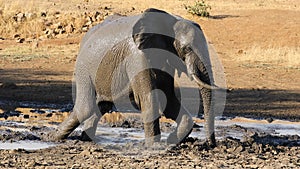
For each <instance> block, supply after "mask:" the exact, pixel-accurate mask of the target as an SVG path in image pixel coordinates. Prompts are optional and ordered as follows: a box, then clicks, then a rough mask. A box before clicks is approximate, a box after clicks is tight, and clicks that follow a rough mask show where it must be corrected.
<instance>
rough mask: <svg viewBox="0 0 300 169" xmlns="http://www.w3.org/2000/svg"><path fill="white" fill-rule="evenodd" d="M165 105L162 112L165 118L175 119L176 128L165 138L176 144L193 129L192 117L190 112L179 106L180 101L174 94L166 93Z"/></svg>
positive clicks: (168, 141)
mask: <svg viewBox="0 0 300 169" xmlns="http://www.w3.org/2000/svg"><path fill="white" fill-rule="evenodd" d="M167 99H168V100H167V106H166V109H165V111H164V114H165V116H166V117H167V118H171V119H172V120H174V121H176V123H177V127H176V130H175V131H174V132H173V133H171V134H170V135H169V137H168V139H167V143H169V144H177V143H180V142H181V141H182V140H184V139H185V138H186V137H187V136H188V135H189V134H190V133H191V131H192V129H193V125H194V122H193V119H192V116H191V115H190V113H189V112H188V111H187V110H186V109H185V108H184V107H182V106H181V104H180V101H179V100H178V99H177V98H176V97H175V94H174V95H172V94H170V95H167Z"/></svg>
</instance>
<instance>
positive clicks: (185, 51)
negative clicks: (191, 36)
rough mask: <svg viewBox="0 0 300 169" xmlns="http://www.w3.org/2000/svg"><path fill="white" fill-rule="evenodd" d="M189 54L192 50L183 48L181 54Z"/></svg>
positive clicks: (186, 47)
mask: <svg viewBox="0 0 300 169" xmlns="http://www.w3.org/2000/svg"><path fill="white" fill-rule="evenodd" d="M190 52H192V48H191V47H189V46H185V47H184V48H183V53H185V54H187V53H190Z"/></svg>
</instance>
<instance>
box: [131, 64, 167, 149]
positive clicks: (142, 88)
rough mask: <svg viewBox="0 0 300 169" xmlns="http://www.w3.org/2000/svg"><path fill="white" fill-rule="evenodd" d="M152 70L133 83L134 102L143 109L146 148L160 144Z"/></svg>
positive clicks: (145, 71)
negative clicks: (156, 143) (155, 143)
mask: <svg viewBox="0 0 300 169" xmlns="http://www.w3.org/2000/svg"><path fill="white" fill-rule="evenodd" d="M150 72H151V71H150V70H144V71H142V72H140V73H138V74H137V75H136V76H135V77H134V80H133V81H132V82H131V86H132V90H133V94H134V100H135V102H136V103H137V105H138V106H139V107H140V109H141V113H142V119H143V123H144V131H145V143H146V146H151V145H152V144H153V143H154V142H159V141H160V138H161V135H160V128H159V118H160V114H159V107H158V106H159V105H158V100H157V98H156V94H155V90H153V89H154V86H153V85H154V82H153V81H152V79H151V76H150V74H151V73H150Z"/></svg>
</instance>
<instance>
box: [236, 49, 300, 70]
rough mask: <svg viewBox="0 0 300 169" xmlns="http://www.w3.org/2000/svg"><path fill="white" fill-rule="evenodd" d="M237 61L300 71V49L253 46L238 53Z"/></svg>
mask: <svg viewBox="0 0 300 169" xmlns="http://www.w3.org/2000/svg"><path fill="white" fill-rule="evenodd" d="M236 59H237V60H238V61H241V62H243V63H249V64H267V65H273V66H283V67H288V68H297V69H300V47H277V48H275V47H269V48H261V47H260V46H253V47H252V48H250V49H248V50H246V51H239V54H238V56H236Z"/></svg>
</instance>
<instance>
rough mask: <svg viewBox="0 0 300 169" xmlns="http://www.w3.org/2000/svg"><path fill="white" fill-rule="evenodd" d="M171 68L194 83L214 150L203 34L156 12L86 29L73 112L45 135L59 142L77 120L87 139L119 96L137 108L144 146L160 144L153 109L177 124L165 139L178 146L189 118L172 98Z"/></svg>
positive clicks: (210, 83) (190, 24)
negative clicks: (139, 114) (198, 92)
mask: <svg viewBox="0 0 300 169" xmlns="http://www.w3.org/2000/svg"><path fill="white" fill-rule="evenodd" d="M175 70H177V71H178V72H185V73H187V74H188V76H189V77H190V78H191V79H193V80H195V81H196V82H197V84H198V85H199V89H200V90H199V91H200V95H201V96H202V100H203V110H204V118H205V121H206V122H205V130H206V136H207V141H208V143H209V144H210V145H211V146H215V144H216V143H215V135H214V112H213V111H212V109H211V106H212V99H211V97H212V92H211V91H212V90H213V89H217V87H216V86H215V85H214V83H213V77H212V70H211V64H210V59H209V53H208V49H207V44H206V40H205V37H204V35H203V32H202V30H201V28H200V26H199V25H198V24H196V23H194V22H192V21H189V20H185V19H183V18H180V17H178V16H174V15H171V14H168V13H166V12H164V11H161V10H157V9H148V10H146V11H145V12H144V13H142V14H141V15H136V16H129V17H121V16H113V17H109V18H107V19H106V20H105V21H104V22H103V23H101V24H99V25H97V26H95V27H94V28H92V29H91V30H89V32H88V33H87V34H86V35H85V37H84V38H83V40H82V42H81V47H80V52H79V55H78V58H77V61H76V68H75V77H76V100H75V105H74V109H73V112H72V113H71V115H70V116H69V117H68V118H67V119H66V120H65V121H64V122H63V123H61V124H60V125H59V127H58V128H57V130H56V131H53V132H52V133H51V134H50V135H51V136H52V137H53V139H64V138H66V137H67V136H68V135H69V134H70V133H71V132H72V131H73V130H74V129H75V128H76V127H77V126H78V125H79V124H80V123H81V122H83V123H84V126H83V132H82V136H81V137H82V139H83V140H91V139H93V138H94V137H95V131H96V126H97V123H98V121H99V119H100V118H101V116H102V115H103V114H105V113H107V112H109V111H110V110H112V109H114V107H116V103H115V100H117V99H118V98H120V97H122V96H124V95H125V96H128V97H127V98H129V99H130V101H131V102H132V104H134V105H135V107H137V108H138V109H140V110H141V114H142V117H143V123H144V131H145V140H146V143H147V144H150V145H151V144H152V143H153V142H155V141H159V140H160V127H159V117H160V116H161V114H160V113H159V112H160V111H159V110H162V112H163V114H164V115H165V116H166V117H167V118H171V119H173V120H174V121H176V122H177V128H176V130H175V131H174V132H173V133H171V134H170V135H169V137H168V140H167V141H168V142H169V143H179V142H180V141H181V140H182V139H184V138H185V137H187V136H188V134H189V133H190V132H191V130H192V127H193V120H192V117H191V115H190V114H189V112H188V111H187V110H186V109H184V108H182V106H181V99H180V97H176V94H175V89H174V74H175Z"/></svg>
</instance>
